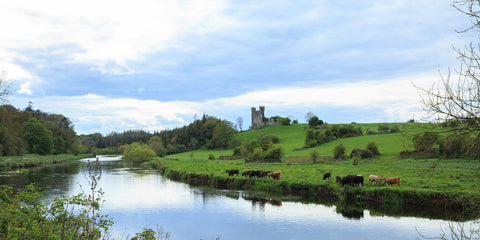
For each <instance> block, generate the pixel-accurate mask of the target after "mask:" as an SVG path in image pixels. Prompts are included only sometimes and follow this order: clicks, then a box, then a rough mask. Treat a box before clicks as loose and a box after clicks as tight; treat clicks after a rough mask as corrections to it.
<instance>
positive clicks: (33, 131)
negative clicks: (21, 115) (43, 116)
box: [23, 118, 53, 155]
mask: <svg viewBox="0 0 480 240" xmlns="http://www.w3.org/2000/svg"><path fill="white" fill-rule="evenodd" d="M23 138H24V139H25V142H26V143H27V149H28V152H30V153H38V154H40V155H47V154H50V153H52V152H53V135H52V131H50V130H48V129H47V127H45V122H44V121H43V120H37V119H36V118H30V119H29V120H28V121H26V122H25V123H24V124H23Z"/></svg>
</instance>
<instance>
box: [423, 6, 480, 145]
mask: <svg viewBox="0 0 480 240" xmlns="http://www.w3.org/2000/svg"><path fill="white" fill-rule="evenodd" d="M479 5H480V1H479V0H461V1H454V2H453V7H454V8H456V9H457V10H458V11H460V12H461V13H463V14H465V15H467V16H468V17H469V18H470V21H471V22H472V26H471V27H469V28H467V29H464V30H461V31H457V32H458V33H464V32H467V31H470V30H472V29H476V30H480V12H479V11H478V7H479ZM454 51H455V52H456V53H457V54H458V57H457V58H458V59H459V61H460V68H459V69H457V70H456V71H455V76H453V75H452V73H451V71H450V69H449V70H448V73H447V74H446V76H444V75H442V74H440V81H439V82H438V83H434V84H433V85H432V87H431V88H421V87H418V86H416V87H417V89H418V90H419V93H420V98H421V103H422V105H423V106H424V108H425V110H427V111H428V115H427V119H434V120H436V121H438V122H449V121H451V120H455V121H458V122H460V123H461V124H458V125H457V126H455V127H452V128H447V129H446V130H447V132H449V133H450V134H449V136H451V137H454V136H458V135H467V136H471V137H473V138H474V139H475V141H474V142H475V143H474V147H476V148H477V149H478V148H480V75H479V74H480V49H479V45H478V43H472V42H470V43H469V44H468V45H466V46H465V48H464V49H458V48H454Z"/></svg>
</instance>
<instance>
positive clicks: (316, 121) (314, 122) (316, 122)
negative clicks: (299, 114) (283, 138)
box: [308, 116, 323, 128]
mask: <svg viewBox="0 0 480 240" xmlns="http://www.w3.org/2000/svg"><path fill="white" fill-rule="evenodd" d="M321 125H323V120H321V119H319V118H318V117H317V116H313V117H311V118H310V119H308V127H310V128H314V127H316V126H321Z"/></svg>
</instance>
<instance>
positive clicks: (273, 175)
mask: <svg viewBox="0 0 480 240" xmlns="http://www.w3.org/2000/svg"><path fill="white" fill-rule="evenodd" d="M267 176H269V177H271V178H273V179H276V180H280V179H281V178H282V170H278V171H275V172H270V173H268V174H267Z"/></svg>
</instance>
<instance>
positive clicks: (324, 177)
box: [323, 172, 332, 180]
mask: <svg viewBox="0 0 480 240" xmlns="http://www.w3.org/2000/svg"><path fill="white" fill-rule="evenodd" d="M331 176H332V174H330V173H329V172H327V173H325V174H323V180H325V179H327V178H328V179H330V177H331Z"/></svg>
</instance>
